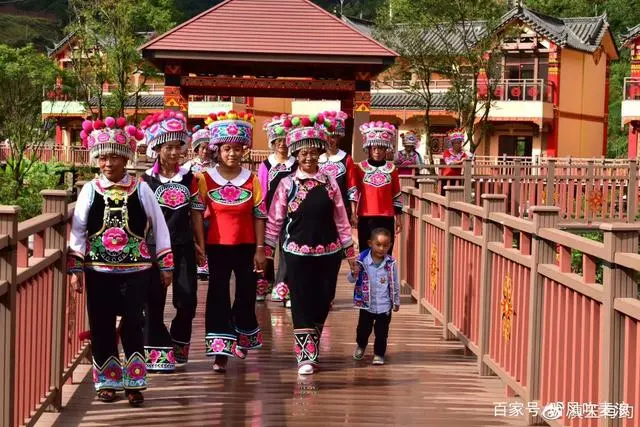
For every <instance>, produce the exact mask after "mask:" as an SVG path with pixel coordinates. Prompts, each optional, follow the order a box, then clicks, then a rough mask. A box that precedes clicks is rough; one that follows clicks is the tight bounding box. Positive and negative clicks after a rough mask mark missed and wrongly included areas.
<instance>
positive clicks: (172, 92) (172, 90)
mask: <svg viewBox="0 0 640 427" xmlns="http://www.w3.org/2000/svg"><path fill="white" fill-rule="evenodd" d="M181 76H182V67H181V66H180V65H179V64H169V65H167V66H165V68H164V108H166V109H171V110H179V111H182V112H183V113H185V115H186V114H187V110H188V107H189V102H188V97H187V93H186V92H185V91H184V89H183V88H182V86H181V85H180V77H181Z"/></svg>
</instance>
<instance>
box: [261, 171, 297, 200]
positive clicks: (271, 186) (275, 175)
mask: <svg viewBox="0 0 640 427" xmlns="http://www.w3.org/2000/svg"><path fill="white" fill-rule="evenodd" d="M263 163H264V165H265V167H266V168H267V171H269V178H268V179H267V194H266V195H263V197H265V196H266V198H265V203H266V207H267V212H269V208H271V202H272V201H273V196H274V195H275V194H276V189H277V188H278V184H280V181H282V179H283V178H285V177H287V176H289V175H291V174H292V173H293V172H295V171H296V169H298V161H297V160H296V161H295V162H293V164H292V165H291V166H290V167H288V166H287V165H286V164H285V163H280V164H278V165H276V166H273V167H272V166H271V162H270V161H269V159H265V160H264V161H263Z"/></svg>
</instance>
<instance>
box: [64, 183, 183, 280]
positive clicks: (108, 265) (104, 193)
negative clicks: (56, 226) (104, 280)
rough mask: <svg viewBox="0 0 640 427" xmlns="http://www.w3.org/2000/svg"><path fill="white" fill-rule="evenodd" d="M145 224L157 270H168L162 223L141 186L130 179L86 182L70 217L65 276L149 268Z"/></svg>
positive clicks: (151, 197)
mask: <svg viewBox="0 0 640 427" xmlns="http://www.w3.org/2000/svg"><path fill="white" fill-rule="evenodd" d="M149 225H151V228H152V229H153V233H154V235H155V236H156V257H157V262H158V266H159V267H160V269H161V270H163V271H170V270H173V253H172V252H171V239H170V237H169V230H168V228H167V223H166V221H165V219H164V216H163V215H162V209H161V208H160V205H158V202H157V200H156V197H155V195H154V194H153V191H151V189H150V188H149V186H148V185H147V183H145V182H141V181H136V179H135V178H133V177H132V176H130V175H125V177H124V178H123V179H122V180H121V181H120V182H117V183H113V182H111V181H109V180H108V179H107V178H105V177H104V176H100V177H99V178H96V179H94V180H92V181H91V182H89V183H87V184H85V186H84V187H82V190H81V191H80V194H79V195H78V200H77V201H76V206H75V209H74V212H73V220H72V226H71V237H70V239H69V254H68V264H69V265H68V271H69V272H79V271H82V270H83V268H89V269H92V270H96V271H101V272H106V273H129V272H134V271H141V270H146V269H148V268H150V267H151V254H150V253H149V247H148V246H147V242H146V238H147V231H148V230H149Z"/></svg>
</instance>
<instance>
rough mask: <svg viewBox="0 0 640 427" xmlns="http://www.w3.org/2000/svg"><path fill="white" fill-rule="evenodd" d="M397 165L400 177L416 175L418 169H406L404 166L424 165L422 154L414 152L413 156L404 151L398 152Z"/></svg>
mask: <svg viewBox="0 0 640 427" xmlns="http://www.w3.org/2000/svg"><path fill="white" fill-rule="evenodd" d="M395 164H396V166H397V167H398V174H400V175H415V172H416V171H417V169H411V168H406V167H403V166H417V165H421V164H422V157H421V156H420V153H418V152H417V151H415V150H413V151H412V152H411V154H407V153H406V152H405V151H404V150H402V151H398V153H397V154H396V158H395Z"/></svg>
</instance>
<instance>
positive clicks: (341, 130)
mask: <svg viewBox="0 0 640 427" xmlns="http://www.w3.org/2000/svg"><path fill="white" fill-rule="evenodd" d="M322 115H323V116H324V118H325V119H329V120H331V122H332V123H333V126H334V127H335V130H334V131H333V132H331V133H330V134H329V136H345V135H346V127H345V122H346V121H347V119H348V118H349V115H348V114H347V113H345V112H344V111H325V112H324V113H322Z"/></svg>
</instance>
